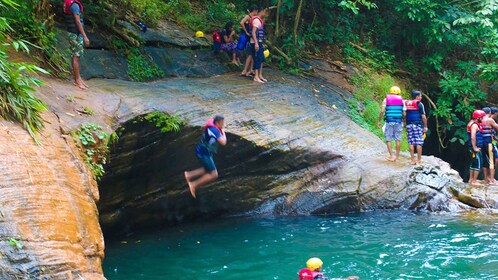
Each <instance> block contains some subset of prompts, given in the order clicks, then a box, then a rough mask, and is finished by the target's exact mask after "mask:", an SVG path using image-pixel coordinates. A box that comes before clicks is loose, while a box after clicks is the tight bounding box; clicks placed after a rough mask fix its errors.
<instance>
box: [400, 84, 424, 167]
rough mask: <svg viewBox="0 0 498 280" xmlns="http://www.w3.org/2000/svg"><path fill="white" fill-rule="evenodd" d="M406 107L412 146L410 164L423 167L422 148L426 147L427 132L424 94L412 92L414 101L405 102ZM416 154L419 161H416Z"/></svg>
mask: <svg viewBox="0 0 498 280" xmlns="http://www.w3.org/2000/svg"><path fill="white" fill-rule="evenodd" d="M405 106H406V134H407V135H408V144H409V145H410V156H411V162H410V164H412V165H415V164H418V165H422V146H423V145H424V134H425V133H426V132H427V118H426V116H425V108H424V104H422V92H421V91H420V90H413V91H412V100H405ZM415 153H417V160H416V161H415Z"/></svg>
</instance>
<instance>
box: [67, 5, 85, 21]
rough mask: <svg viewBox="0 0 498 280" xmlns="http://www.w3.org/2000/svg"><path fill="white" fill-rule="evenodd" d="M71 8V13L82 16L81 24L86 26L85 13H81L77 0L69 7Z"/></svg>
mask: <svg viewBox="0 0 498 280" xmlns="http://www.w3.org/2000/svg"><path fill="white" fill-rule="evenodd" d="M69 9H70V10H71V13H73V14H75V15H79V16H80V22H81V26H84V24H83V14H81V9H80V5H78V3H76V2H74V3H73V4H71V6H70V7H69Z"/></svg>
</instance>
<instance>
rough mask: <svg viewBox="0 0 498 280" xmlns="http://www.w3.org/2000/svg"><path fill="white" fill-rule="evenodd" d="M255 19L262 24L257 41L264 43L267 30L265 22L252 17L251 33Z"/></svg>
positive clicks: (257, 32) (258, 30)
mask: <svg viewBox="0 0 498 280" xmlns="http://www.w3.org/2000/svg"><path fill="white" fill-rule="evenodd" d="M255 19H258V20H259V21H260V22H261V26H260V27H259V28H258V29H257V30H256V39H257V40H258V42H261V43H262V42H263V40H264V39H265V28H264V22H263V20H262V19H261V18H260V17H258V16H256V17H252V18H251V24H250V25H251V32H252V28H253V27H254V24H253V22H254V20H255Z"/></svg>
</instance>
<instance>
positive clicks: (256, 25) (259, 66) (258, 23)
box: [251, 7, 268, 83]
mask: <svg viewBox="0 0 498 280" xmlns="http://www.w3.org/2000/svg"><path fill="white" fill-rule="evenodd" d="M265 16H266V9H264V8H261V7H260V8H258V14H257V15H256V16H254V17H253V18H252V19H251V30H252V36H251V44H254V65H253V69H254V81H255V82H258V83H266V82H268V80H266V79H265V78H264V77H263V63H264V62H265V53H264V52H265V49H264V46H263V42H264V40H265V29H264V22H263V17H265Z"/></svg>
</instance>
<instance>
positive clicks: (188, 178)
mask: <svg viewBox="0 0 498 280" xmlns="http://www.w3.org/2000/svg"><path fill="white" fill-rule="evenodd" d="M183 175H184V176H185V180H187V183H189V182H190V177H189V176H188V175H187V171H185V172H183Z"/></svg>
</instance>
